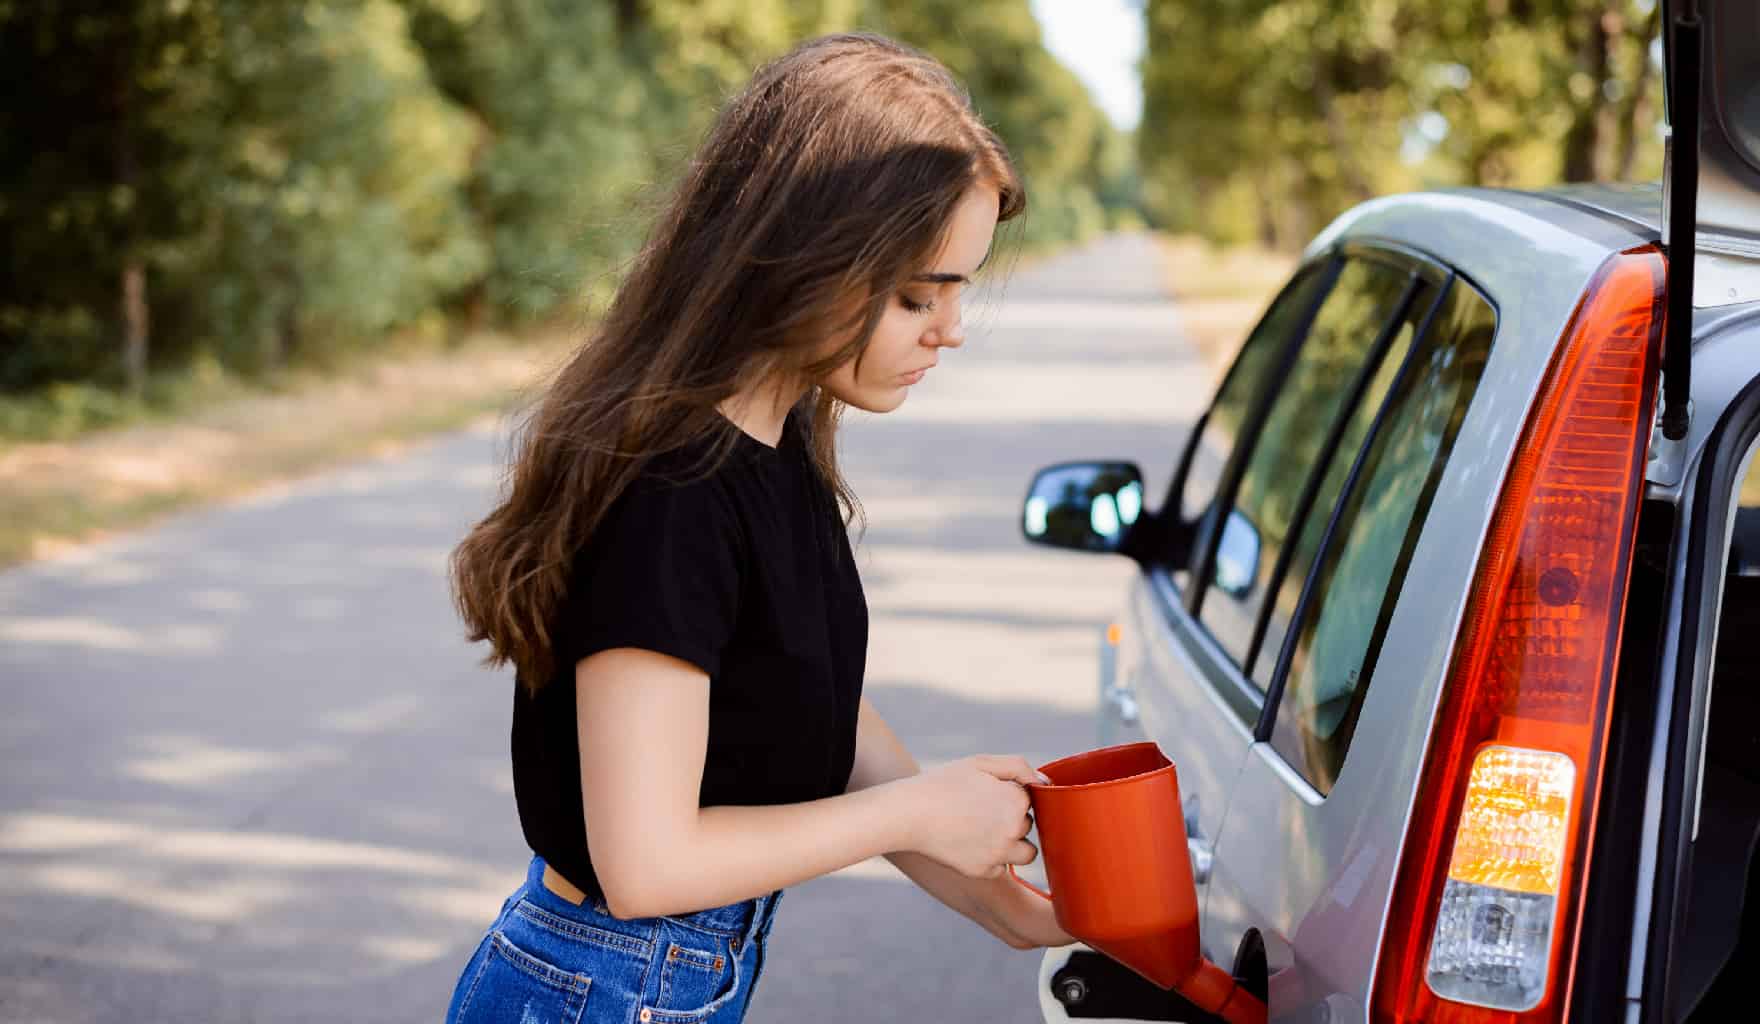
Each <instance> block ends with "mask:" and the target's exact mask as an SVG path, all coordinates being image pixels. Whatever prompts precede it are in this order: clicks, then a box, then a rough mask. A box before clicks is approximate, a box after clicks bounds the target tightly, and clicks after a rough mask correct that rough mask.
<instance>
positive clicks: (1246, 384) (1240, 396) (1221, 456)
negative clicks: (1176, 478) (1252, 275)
mask: <svg viewBox="0 0 1760 1024" xmlns="http://www.w3.org/2000/svg"><path fill="white" fill-rule="evenodd" d="M1326 278H1327V274H1326V273H1325V267H1324V266H1319V267H1311V268H1309V269H1307V270H1305V271H1303V272H1302V273H1301V274H1300V275H1298V276H1297V277H1296V278H1295V280H1293V281H1291V282H1290V284H1289V285H1288V286H1287V287H1285V288H1284V290H1283V291H1282V292H1281V293H1279V294H1278V296H1277V298H1276V300H1274V301H1273V302H1272V304H1271V308H1270V309H1268V310H1266V312H1265V316H1264V317H1263V318H1261V319H1260V321H1259V325H1258V326H1257V327H1254V328H1253V333H1252V334H1250V335H1248V337H1247V340H1246V343H1245V344H1243V345H1242V346H1241V351H1240V354H1239V355H1237V356H1235V360H1234V365H1233V366H1232V367H1230V368H1229V371H1228V376H1227V377H1226V378H1224V379H1223V381H1222V387H1221V388H1219V389H1217V392H1216V399H1215V401H1214V402H1212V403H1211V406H1210V415H1209V416H1208V417H1206V418H1205V420H1204V429H1203V430H1202V431H1201V432H1200V433H1199V434H1198V438H1197V441H1196V446H1195V448H1194V449H1193V451H1192V456H1191V458H1192V463H1191V468H1190V469H1188V470H1187V471H1186V480H1185V488H1184V490H1183V491H1182V492H1181V494H1180V518H1181V521H1182V522H1187V523H1189V522H1193V521H1194V520H1196V519H1197V518H1198V517H1199V516H1201V515H1203V514H1204V512H1205V510H1206V509H1208V508H1209V507H1210V502H1211V501H1213V500H1215V498H1216V488H1217V486H1218V485H1219V483H1220V482H1221V480H1222V467H1223V466H1224V465H1225V464H1226V463H1227V462H1228V456H1229V453H1230V452H1232V451H1234V443H1235V439H1236V438H1238V437H1239V436H1240V430H1241V425H1242V424H1243V423H1245V422H1246V419H1247V415H1248V414H1249V412H1251V410H1252V406H1253V400H1254V399H1255V398H1257V397H1258V395H1259V394H1260V393H1261V392H1262V391H1264V390H1265V385H1266V383H1267V382H1268V381H1269V379H1270V377H1271V374H1272V373H1273V371H1275V369H1276V368H1277V363H1278V358H1277V357H1278V356H1279V355H1281V354H1282V353H1283V351H1284V350H1285V348H1286V347H1287V345H1286V343H1287V342H1288V341H1289V340H1290V337H1291V336H1292V335H1293V334H1294V333H1295V332H1296V331H1298V330H1300V329H1301V327H1302V324H1303V323H1305V322H1306V320H1307V316H1308V312H1309V310H1311V309H1313V307H1314V302H1315V300H1316V299H1318V298H1319V296H1320V291H1321V289H1322V288H1324V287H1325V285H1326Z"/></svg>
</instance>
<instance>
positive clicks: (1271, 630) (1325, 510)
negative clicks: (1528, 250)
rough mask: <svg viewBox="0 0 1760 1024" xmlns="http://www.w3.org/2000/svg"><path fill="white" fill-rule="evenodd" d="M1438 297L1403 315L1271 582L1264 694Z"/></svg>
mask: <svg viewBox="0 0 1760 1024" xmlns="http://www.w3.org/2000/svg"><path fill="white" fill-rule="evenodd" d="M1435 299H1436V286H1435V285H1432V284H1428V283H1426V284H1425V285H1423V286H1422V287H1421V288H1420V289H1419V290H1418V291H1417V292H1416V293H1415V294H1414V295H1413V296H1412V301H1411V303H1410V304H1408V305H1407V306H1406V310H1405V313H1404V315H1403V316H1401V317H1400V324H1399V327H1398V328H1397V329H1396V331H1395V333H1394V336H1393V337H1392V338H1391V339H1390V340H1389V342H1388V346H1387V354H1386V355H1385V356H1383V357H1382V359H1381V362H1380V364H1379V365H1378V366H1377V367H1376V368H1375V376H1374V377H1372V378H1371V379H1370V381H1369V384H1368V386H1367V387H1366V388H1365V389H1364V391H1363V397H1362V400H1361V401H1360V402H1358V403H1357V406H1356V408H1355V409H1352V410H1351V411H1350V419H1349V421H1348V422H1346V424H1345V428H1344V432H1343V433H1342V434H1340V435H1339V439H1338V447H1337V448H1336V449H1334V450H1333V453H1332V457H1331V458H1330V459H1328V460H1327V463H1326V475H1325V476H1324V477H1323V478H1322V479H1321V481H1320V487H1319V490H1317V491H1316V492H1315V494H1314V502H1313V505H1312V506H1311V508H1310V510H1309V512H1308V519H1307V520H1306V521H1305V522H1304V523H1303V525H1302V527H1301V531H1300V533H1299V534H1298V536H1297V538H1296V542H1295V544H1294V545H1292V546H1291V551H1290V554H1289V565H1288V567H1287V568H1286V569H1285V570H1284V576H1283V579H1284V580H1285V581H1286V582H1285V583H1283V584H1281V585H1280V584H1279V583H1278V582H1277V581H1275V580H1273V581H1271V582H1270V584H1269V585H1271V586H1277V588H1278V591H1277V600H1276V601H1274V602H1272V607H1271V611H1270V614H1269V617H1268V618H1267V620H1266V622H1265V625H1264V627H1263V628H1264V630H1265V636H1264V639H1263V640H1261V641H1260V643H1259V648H1258V653H1257V654H1255V655H1254V656H1253V663H1252V665H1251V666H1250V669H1251V672H1252V676H1253V680H1254V681H1255V682H1256V683H1258V684H1259V688H1260V689H1261V690H1263V689H1265V688H1266V686H1267V684H1268V683H1269V681H1270V679H1271V673H1272V672H1273V671H1274V670H1275V669H1276V668H1277V655H1278V652H1279V651H1281V650H1283V639H1284V636H1285V635H1286V634H1287V633H1288V632H1289V617H1290V616H1291V615H1293V614H1295V609H1296V599H1297V598H1298V597H1299V596H1300V595H1301V589H1302V586H1301V584H1302V581H1303V580H1305V579H1307V578H1308V572H1309V570H1310V569H1312V568H1313V567H1314V555H1315V554H1316V553H1317V552H1318V551H1319V549H1320V538H1321V537H1323V536H1324V535H1325V533H1326V520H1327V519H1328V518H1329V517H1330V516H1331V515H1332V510H1333V508H1334V507H1335V506H1336V505H1337V504H1338V499H1339V496H1340V495H1341V494H1343V493H1344V485H1345V481H1346V480H1347V479H1348V478H1349V477H1350V473H1351V466H1352V465H1353V464H1354V463H1355V462H1356V459H1357V453H1358V452H1360V451H1362V450H1363V441H1364V440H1365V439H1367V438H1368V436H1369V425H1370V424H1371V423H1373V422H1374V420H1375V414H1376V412H1378V411H1379V410H1380V409H1381V406H1382V405H1383V404H1384V403H1386V401H1387V395H1388V392H1390V391H1391V390H1393V382H1394V378H1396V377H1397V376H1398V375H1399V370H1400V367H1401V366H1402V365H1403V364H1404V362H1405V359H1406V355H1407V354H1408V353H1409V352H1411V350H1412V339H1413V338H1414V337H1416V336H1417V333H1418V329H1419V327H1420V326H1422V323H1423V320H1424V317H1425V316H1426V315H1428V313H1429V312H1430V307H1431V305H1432V304H1433V303H1434V302H1435ZM1290 580H1293V581H1294V585H1293V586H1292V585H1289V583H1288V582H1287V581H1290Z"/></svg>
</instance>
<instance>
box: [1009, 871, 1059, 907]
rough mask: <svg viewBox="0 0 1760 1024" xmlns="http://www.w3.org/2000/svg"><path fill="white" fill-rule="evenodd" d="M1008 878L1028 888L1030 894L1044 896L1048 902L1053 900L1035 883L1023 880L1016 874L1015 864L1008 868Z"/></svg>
mask: <svg viewBox="0 0 1760 1024" xmlns="http://www.w3.org/2000/svg"><path fill="white" fill-rule="evenodd" d="M1008 877H1010V878H1012V879H1014V880H1015V881H1017V882H1019V883H1021V884H1022V885H1024V886H1026V887H1027V890H1028V891H1029V892H1033V893H1036V894H1038V895H1040V896H1043V897H1044V898H1045V900H1046V901H1047V902H1049V901H1050V900H1051V894H1050V893H1048V892H1046V891H1045V890H1044V889H1041V888H1039V887H1038V886H1036V885H1034V884H1033V883H1031V882H1029V881H1027V880H1026V879H1024V878H1022V877H1021V876H1019V875H1017V874H1015V873H1014V865H1013V864H1010V865H1009V866H1008Z"/></svg>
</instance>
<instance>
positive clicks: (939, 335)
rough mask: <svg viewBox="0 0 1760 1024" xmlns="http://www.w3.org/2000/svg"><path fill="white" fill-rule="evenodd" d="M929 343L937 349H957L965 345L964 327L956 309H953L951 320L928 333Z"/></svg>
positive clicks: (962, 319)
mask: <svg viewBox="0 0 1760 1024" xmlns="http://www.w3.org/2000/svg"><path fill="white" fill-rule="evenodd" d="M929 341H930V343H931V344H933V345H935V346H936V347H938V348H959V347H960V346H961V345H963V344H965V341H966V325H965V323H964V318H963V317H961V316H960V311H959V309H958V307H955V308H954V310H953V314H952V318H951V319H950V320H949V321H948V322H947V323H945V324H942V325H941V326H940V327H937V328H936V329H935V330H934V331H932V332H930V335H929Z"/></svg>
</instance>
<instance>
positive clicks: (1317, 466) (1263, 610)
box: [1241, 267, 1448, 736]
mask: <svg viewBox="0 0 1760 1024" xmlns="http://www.w3.org/2000/svg"><path fill="white" fill-rule="evenodd" d="M1428 283H1430V282H1429V281H1427V280H1426V278H1425V277H1424V275H1422V274H1420V273H1419V272H1418V270H1417V268H1415V267H1414V268H1411V269H1410V270H1409V271H1408V272H1407V275H1406V287H1405V291H1404V292H1402V293H1401V294H1400V297H1399V302H1398V303H1397V304H1396V305H1395V306H1394V310H1393V313H1392V315H1390V316H1389V317H1388V318H1387V322H1386V323H1384V324H1382V325H1381V333H1379V334H1378V335H1376V337H1375V342H1374V344H1372V345H1371V346H1370V347H1369V358H1368V359H1365V360H1364V361H1363V366H1362V368H1361V369H1360V370H1359V371H1358V372H1357V377H1356V379H1355V380H1354V381H1352V382H1351V389H1350V392H1349V393H1348V394H1347V395H1346V396H1345V400H1344V401H1343V402H1342V403H1341V404H1340V405H1339V407H1338V414H1337V415H1336V416H1334V417H1333V421H1332V423H1330V424H1329V425H1328V426H1327V428H1326V440H1325V442H1324V443H1323V444H1322V445H1321V446H1320V452H1321V458H1319V459H1318V460H1316V461H1315V463H1314V465H1313V466H1311V467H1309V469H1308V477H1307V479H1306V480H1304V481H1302V489H1301V491H1300V492H1299V493H1298V494H1297V495H1296V505H1295V509H1294V511H1293V512H1292V513H1291V515H1290V527H1289V528H1290V535H1289V536H1288V537H1286V538H1285V539H1284V544H1283V546H1282V547H1281V548H1279V549H1278V552H1277V561H1276V562H1275V563H1273V565H1272V568H1271V578H1270V579H1269V580H1268V581H1267V582H1266V587H1265V598H1266V600H1265V603H1264V605H1263V606H1261V607H1260V609H1259V613H1258V615H1256V616H1255V617H1254V620H1253V636H1252V639H1251V640H1250V641H1248V643H1247V654H1246V657H1245V658H1242V659H1241V674H1242V675H1244V676H1246V677H1247V678H1248V679H1251V678H1253V666H1254V665H1255V664H1257V663H1258V660H1259V654H1260V648H1261V647H1262V646H1264V643H1265V633H1266V631H1267V630H1269V629H1270V628H1271V616H1272V615H1273V614H1275V612H1276V610H1277V594H1278V591H1279V590H1280V589H1281V588H1282V587H1283V577H1284V576H1285V574H1287V573H1288V572H1289V563H1290V561H1291V560H1292V559H1293V558H1294V557H1295V552H1296V548H1297V547H1298V546H1299V543H1298V542H1299V541H1300V540H1301V535H1302V531H1303V530H1304V529H1306V528H1307V522H1308V516H1309V515H1310V514H1311V513H1312V512H1313V510H1314V500H1315V498H1317V497H1319V494H1320V485H1321V484H1322V483H1323V482H1325V479H1326V474H1327V472H1328V470H1329V469H1330V466H1331V464H1330V461H1329V459H1328V456H1329V455H1330V454H1331V453H1332V452H1334V451H1336V450H1337V448H1338V443H1339V441H1340V440H1341V439H1342V438H1343V437H1344V432H1345V428H1346V427H1348V426H1349V425H1350V422H1351V417H1352V416H1353V415H1355V414H1356V411H1357V407H1358V406H1359V405H1361V404H1362V401H1363V396H1364V394H1365V393H1366V392H1367V391H1368V390H1369V384H1370V382H1371V381H1373V380H1374V379H1375V375H1376V374H1377V373H1379V372H1381V363H1382V361H1383V360H1385V359H1386V358H1387V351H1388V349H1390V348H1392V347H1393V339H1394V338H1396V337H1398V336H1399V328H1400V325H1401V324H1403V323H1405V321H1406V317H1407V315H1408V314H1409V313H1410V312H1411V307H1412V301H1413V300H1414V299H1415V298H1417V295H1418V291H1419V289H1421V288H1422V287H1423V286H1424V285H1425V284H1428ZM1447 293H1448V286H1447V282H1445V283H1444V284H1443V286H1442V288H1441V290H1440V291H1438V292H1437V294H1436V297H1435V298H1434V299H1432V300H1431V305H1430V308H1429V309H1428V310H1427V311H1426V312H1425V314H1424V319H1423V321H1422V322H1421V323H1420V325H1419V334H1415V335H1413V336H1412V347H1413V348H1416V347H1417V344H1418V341H1419V336H1420V335H1421V333H1422V332H1423V330H1424V329H1425V328H1427V327H1428V326H1429V323H1430V316H1431V315H1432V314H1434V313H1435V311H1436V306H1437V304H1438V303H1439V302H1440V301H1441V299H1442V297H1443V296H1445V295H1446V294H1447ZM1407 356H1408V358H1409V356H1410V350H1409V349H1408V351H1407ZM1399 372H1400V373H1402V374H1403V373H1404V372H1405V365H1404V363H1403V362H1402V364H1401V366H1400V370H1399ZM1396 383H1397V382H1396ZM1380 416H1381V413H1380V411H1377V412H1376V420H1377V421H1379V419H1380ZM1370 429H1371V431H1372V430H1373V429H1374V424H1373V423H1371V426H1370ZM1361 454H1362V452H1361V450H1360V449H1359V451H1358V455H1359V456H1360V455H1361ZM1353 472H1354V467H1353ZM1349 486H1350V478H1348V477H1347V478H1346V480H1345V487H1347V488H1348V487H1349ZM1321 540H1322V545H1321V550H1323V549H1324V546H1325V544H1324V542H1325V538H1324V537H1322V539H1321ZM1318 554H1319V552H1318V551H1317V552H1316V557H1318ZM1310 568H1311V567H1310ZM1304 589H1305V587H1304ZM1300 611H1301V606H1300V605H1299V604H1298V605H1297V607H1296V608H1295V609H1294V610H1293V611H1292V612H1291V619H1290V621H1291V623H1292V624H1293V623H1295V622H1299V621H1300V619H1299V618H1297V617H1296V616H1297V615H1298V614H1299V613H1300ZM1270 689H1271V688H1270V686H1269V684H1268V685H1267V686H1266V693H1267V695H1269V694H1270ZM1254 735H1255V736H1256V735H1257V732H1256V731H1255V734H1254Z"/></svg>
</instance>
